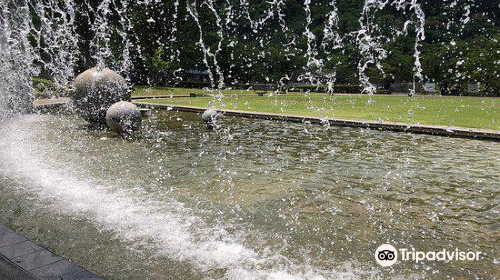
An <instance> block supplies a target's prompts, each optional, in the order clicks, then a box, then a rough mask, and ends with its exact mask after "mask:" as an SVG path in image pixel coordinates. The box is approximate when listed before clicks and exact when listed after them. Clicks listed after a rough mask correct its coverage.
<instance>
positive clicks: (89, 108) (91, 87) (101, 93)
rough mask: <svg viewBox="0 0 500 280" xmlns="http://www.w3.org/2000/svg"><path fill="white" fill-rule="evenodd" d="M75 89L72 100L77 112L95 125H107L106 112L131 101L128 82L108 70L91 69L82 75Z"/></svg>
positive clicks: (77, 79)
mask: <svg viewBox="0 0 500 280" xmlns="http://www.w3.org/2000/svg"><path fill="white" fill-rule="evenodd" d="M74 87H75V90H74V91H73V93H72V94H71V99H72V101H73V104H74V106H75V110H76V112H77V113H78V114H79V115H80V116H81V117H83V118H84V119H85V120H87V121H88V122H90V123H94V124H105V123H106V111H107V110H108V108H109V107H110V106H111V105H112V104H113V103H116V102H118V101H123V100H126V101H128V100H130V92H129V90H128V85H127V81H126V80H125V79H124V78H123V77H122V76H120V75H118V74H117V73H115V72H114V71H112V70H110V69H108V68H104V69H97V68H91V69H89V70H87V71H85V72H83V73H81V74H80V75H78V76H77V77H76V79H75V82H74Z"/></svg>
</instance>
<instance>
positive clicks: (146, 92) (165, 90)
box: [132, 87, 254, 96]
mask: <svg viewBox="0 0 500 280" xmlns="http://www.w3.org/2000/svg"><path fill="white" fill-rule="evenodd" d="M190 93H197V94H201V93H203V94H218V91H207V90H204V89H200V88H170V87H154V88H147V87H136V88H134V90H133V91H132V96H154V95H189V94H190ZM253 93H254V92H253V91H249V90H223V91H222V94H224V95H228V96H231V95H235V94H253Z"/></svg>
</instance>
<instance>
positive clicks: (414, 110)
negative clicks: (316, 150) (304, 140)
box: [143, 90, 500, 130]
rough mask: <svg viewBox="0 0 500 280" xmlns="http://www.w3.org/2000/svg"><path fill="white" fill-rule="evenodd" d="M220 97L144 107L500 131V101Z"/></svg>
mask: <svg viewBox="0 0 500 280" xmlns="http://www.w3.org/2000/svg"><path fill="white" fill-rule="evenodd" d="M174 91H177V90H174ZM187 91H194V90H187ZM245 92H247V91H245ZM247 93H248V92H247ZM250 93H252V92H250ZM223 94H224V95H226V96H225V97H221V98H215V99H214V98H211V97H196V98H183V97H179V98H167V99H149V100H148V99H146V100H143V101H145V102H153V103H161V104H170V105H187V106H197V107H208V106H209V102H211V101H212V102H214V103H215V104H216V107H218V108H223V109H232V110H244V111H253V112H267V113H283V114H291V115H301V116H316V117H336V118H346V119H355V120H375V121H378V120H383V121H392V122H402V123H410V124H433V125H444V126H457V127H469V128H488V129H494V130H500V110H499V101H500V99H498V98H486V97H485V98H483V97H440V96H416V97H407V96H377V95H374V96H367V95H334V96H328V95H326V94H322V93H311V94H309V95H305V94H304V93H291V94H286V95H277V96H276V95H275V96H257V95H255V94H252V95H251V96H248V95H244V96H237V95H233V96H227V93H223Z"/></svg>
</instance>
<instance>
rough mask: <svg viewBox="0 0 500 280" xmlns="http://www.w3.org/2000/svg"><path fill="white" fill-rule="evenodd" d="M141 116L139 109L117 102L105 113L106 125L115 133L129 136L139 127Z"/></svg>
mask: <svg viewBox="0 0 500 280" xmlns="http://www.w3.org/2000/svg"><path fill="white" fill-rule="evenodd" d="M141 118H142V114H141V111H140V110H139V108H137V106H135V105H134V104H132V103H130V102H127V101H119V102H116V103H115V104H113V105H111V107H109V109H108V111H107V112H106V124H107V125H108V127H109V128H110V129H111V130H113V131H114V132H117V133H123V134H128V135H131V134H132V133H133V132H134V131H136V130H138V129H139V128H140V127H141V122H142V119H141Z"/></svg>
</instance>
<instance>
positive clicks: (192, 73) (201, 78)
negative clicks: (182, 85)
mask: <svg viewBox="0 0 500 280" xmlns="http://www.w3.org/2000/svg"><path fill="white" fill-rule="evenodd" d="M186 73H187V77H186V78H187V81H189V82H192V83H200V84H203V83H208V82H210V76H209V74H208V70H203V71H200V70H188V71H187V72H186Z"/></svg>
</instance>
